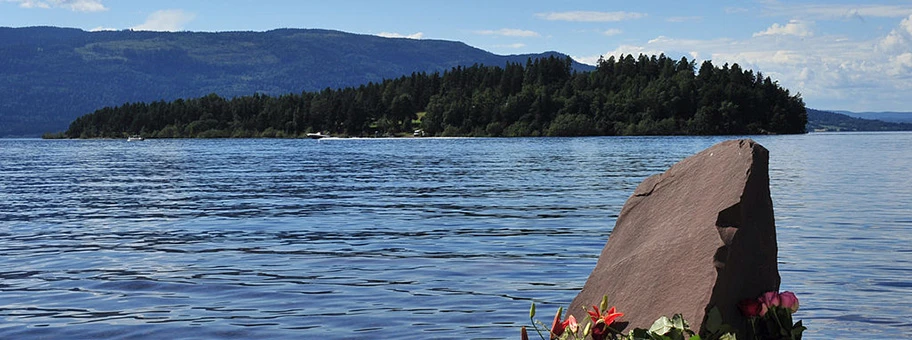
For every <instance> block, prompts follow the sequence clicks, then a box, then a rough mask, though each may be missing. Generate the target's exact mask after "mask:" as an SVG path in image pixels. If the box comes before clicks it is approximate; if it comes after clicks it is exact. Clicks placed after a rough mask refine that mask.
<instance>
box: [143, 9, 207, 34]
mask: <svg viewBox="0 0 912 340" xmlns="http://www.w3.org/2000/svg"><path fill="white" fill-rule="evenodd" d="M194 18H196V14H193V13H189V12H185V11H183V10H180V9H168V10H161V11H156V12H154V13H152V14H150V15H149V17H148V18H146V22H144V23H142V24H139V25H137V26H134V27H133V29H135V30H137V31H168V32H175V31H181V30H183V29H184V25H185V24H187V23H188V22H190V21H193V19H194Z"/></svg>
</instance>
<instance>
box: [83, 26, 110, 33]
mask: <svg viewBox="0 0 912 340" xmlns="http://www.w3.org/2000/svg"><path fill="white" fill-rule="evenodd" d="M116 30H117V29H116V28H110V27H103V26H98V27H95V28H93V29H90V30H89V32H104V31H116Z"/></svg>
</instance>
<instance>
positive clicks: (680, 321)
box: [671, 314, 687, 330]
mask: <svg viewBox="0 0 912 340" xmlns="http://www.w3.org/2000/svg"><path fill="white" fill-rule="evenodd" d="M671 323H672V325H673V326H674V328H677V329H680V330H684V329H685V328H687V321H684V316H683V315H681V314H675V315H674V316H672V317H671Z"/></svg>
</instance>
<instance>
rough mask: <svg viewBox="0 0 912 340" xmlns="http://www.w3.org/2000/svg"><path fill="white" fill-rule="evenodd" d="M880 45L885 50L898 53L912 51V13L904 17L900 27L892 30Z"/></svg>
mask: <svg viewBox="0 0 912 340" xmlns="http://www.w3.org/2000/svg"><path fill="white" fill-rule="evenodd" d="M878 47H879V48H880V49H881V51H883V52H887V53H891V52H892V53H898V52H909V51H912V15H909V17H907V18H905V19H903V21H902V22H900V23H899V27H897V28H895V29H893V30H892V31H890V33H889V34H887V36H886V37H884V38H883V39H882V40H881V41H880V43H879V44H878Z"/></svg>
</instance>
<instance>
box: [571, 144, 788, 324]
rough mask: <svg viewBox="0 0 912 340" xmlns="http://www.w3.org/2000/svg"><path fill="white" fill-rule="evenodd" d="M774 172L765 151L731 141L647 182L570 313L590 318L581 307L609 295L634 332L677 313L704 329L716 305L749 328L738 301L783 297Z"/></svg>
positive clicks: (631, 200) (631, 202) (624, 211)
mask: <svg viewBox="0 0 912 340" xmlns="http://www.w3.org/2000/svg"><path fill="white" fill-rule="evenodd" d="M768 165H769V152H768V151H767V150H766V149H765V148H764V147H763V146H761V145H760V144H757V143H756V142H754V141H753V140H750V139H742V140H731V141H726V142H722V143H719V144H716V145H714V146H712V147H711V148H709V149H706V150H704V151H702V152H700V153H698V154H696V155H693V156H691V157H688V158H687V159H684V160H683V161H681V162H679V163H677V164H675V165H674V166H672V167H671V168H670V169H669V170H668V171H666V172H665V173H663V174H659V175H654V176H652V177H649V178H647V179H646V180H644V181H643V183H641V184H640V185H639V186H638V187H637V188H636V191H635V192H634V193H633V196H631V197H630V198H629V199H628V200H627V203H625V204H624V207H623V209H622V210H621V214H620V216H619V217H618V219H617V224H616V225H615V227H614V230H613V231H612V232H611V236H610V237H609V238H608V243H607V244H606V245H605V248H604V249H603V250H602V254H601V256H600V257H599V260H598V264H596V266H595V269H594V270H593V271H592V274H591V275H590V276H589V279H588V280H587V281H586V285H585V286H584V287H583V290H582V291H581V292H580V293H579V295H578V296H577V297H576V299H574V300H573V303H571V305H570V309H569V311H570V312H571V313H572V314H573V315H575V316H576V318H577V319H580V320H588V316H586V313H585V312H584V311H583V308H585V307H588V308H592V305H597V304H598V303H599V302H600V301H601V298H602V296H603V295H608V303H609V305H610V306H616V307H617V309H618V311H619V312H622V313H624V314H625V315H624V317H622V318H621V319H619V321H626V322H629V325H628V326H627V327H626V330H630V329H633V328H636V327H640V328H649V326H651V325H652V323H653V321H655V320H656V319H658V318H659V317H661V316H663V315H665V316H668V317H671V316H673V315H674V314H676V313H681V314H683V315H684V318H685V319H686V320H688V322H689V323H690V326H691V329H694V330H697V329H702V328H701V327H702V325H703V323H704V321H705V316H706V314H707V312H708V311H709V310H710V309H711V308H712V307H713V306H716V307H718V308H719V310H720V311H721V312H722V317H723V321H724V322H725V323H727V324H729V325H732V326H733V327H735V328H736V329H739V330H742V331H743V330H745V329H747V327H749V326H747V324H746V322H745V320H744V319H743V318H742V317H741V314H740V312H739V310H738V308H737V306H736V305H737V303H738V302H739V301H740V300H742V299H745V298H754V297H757V296H759V295H760V294H761V293H763V292H766V291H772V290H775V291H778V289H779V269H778V266H777V263H776V258H777V246H776V226H775V222H774V220H773V202H772V199H771V198H770V191H769V169H768ZM624 332H625V333H626V331H624ZM738 336H739V338H741V337H743V336H744V334H738Z"/></svg>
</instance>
